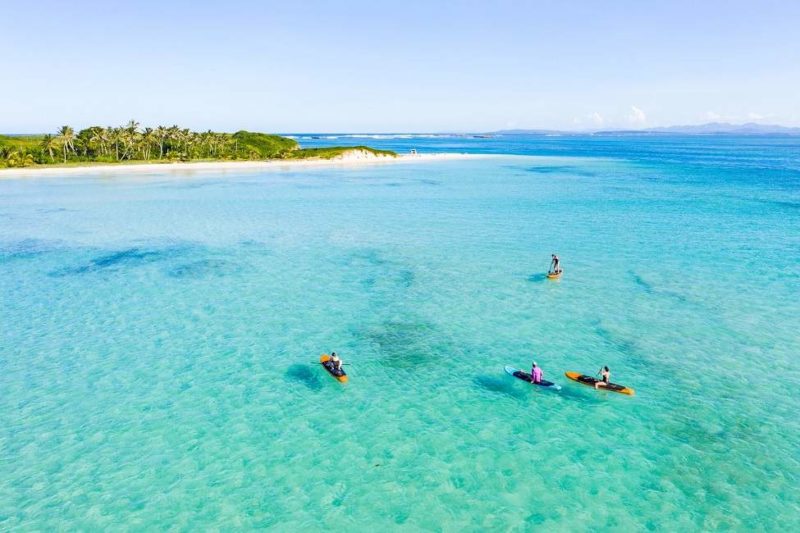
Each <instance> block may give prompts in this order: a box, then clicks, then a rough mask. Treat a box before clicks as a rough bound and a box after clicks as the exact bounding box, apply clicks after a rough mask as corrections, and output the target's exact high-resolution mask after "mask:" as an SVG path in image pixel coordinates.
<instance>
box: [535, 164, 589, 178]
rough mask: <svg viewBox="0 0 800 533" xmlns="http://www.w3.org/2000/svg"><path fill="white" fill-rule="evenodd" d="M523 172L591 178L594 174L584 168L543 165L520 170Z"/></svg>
mask: <svg viewBox="0 0 800 533" xmlns="http://www.w3.org/2000/svg"><path fill="white" fill-rule="evenodd" d="M522 170H524V171H525V172H532V173H534V174H569V175H572V176H584V177H591V176H595V175H596V174H595V173H594V172H592V171H590V170H586V169H585V168H581V167H576V166H572V165H543V166H540V167H527V168H524V169H522Z"/></svg>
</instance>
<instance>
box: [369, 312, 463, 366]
mask: <svg viewBox="0 0 800 533" xmlns="http://www.w3.org/2000/svg"><path fill="white" fill-rule="evenodd" d="M354 334H355V335H356V336H357V337H359V338H361V339H363V340H364V341H366V342H367V343H369V344H370V345H372V347H373V348H374V349H375V350H376V351H377V352H378V353H379V354H380V355H381V363H382V364H384V365H386V366H390V367H392V368H395V369H397V368H406V369H407V368H413V367H416V366H424V365H433V364H439V363H440V362H441V361H442V359H443V358H448V359H452V358H458V357H459V356H460V354H461V350H459V349H457V347H456V345H455V343H454V342H453V341H452V339H450V337H449V336H448V335H447V334H445V333H443V332H442V331H440V330H438V328H436V327H435V326H434V325H433V324H431V323H429V322H426V321H422V320H414V319H411V318H409V319H407V320H388V321H385V322H382V323H380V324H377V325H373V326H370V327H367V328H365V329H357V330H355V331H354Z"/></svg>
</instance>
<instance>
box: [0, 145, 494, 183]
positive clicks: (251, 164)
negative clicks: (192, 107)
mask: <svg viewBox="0 0 800 533" xmlns="http://www.w3.org/2000/svg"><path fill="white" fill-rule="evenodd" d="M483 157H489V156H486V155H478V154H462V153H431V154H403V155H398V156H397V157H392V156H382V155H375V154H373V153H371V152H367V151H365V150H351V151H348V152H346V153H344V154H343V155H342V156H339V157H334V158H332V159H272V160H267V161H205V162H184V163H167V162H164V163H131V164H107V165H103V164H94V165H91V164H89V165H85V166H69V167H58V166H40V167H27V168H3V169H0V178H20V177H45V176H75V175H81V176H85V175H90V174H91V175H108V174H128V175H130V174H153V173H159V174H160V173H165V172H187V171H191V172H194V171H221V170H237V171H240V170H266V169H281V168H296V167H317V166H319V167H324V166H353V165H363V164H387V163H389V164H391V163H415V162H421V161H441V160H453V159H475V158H483Z"/></svg>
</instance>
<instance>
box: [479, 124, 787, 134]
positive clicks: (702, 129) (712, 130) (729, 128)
mask: <svg viewBox="0 0 800 533" xmlns="http://www.w3.org/2000/svg"><path fill="white" fill-rule="evenodd" d="M494 133H495V134H497V135H649V134H671V135H800V128H791V127H787V126H778V125H769V124H756V123H754V122H749V123H747V124H729V123H727V122H710V123H708V124H698V125H689V126H664V127H659V128H647V129H641V130H594V131H582V132H577V131H561V130H545V129H515V130H500V131H496V132H494Z"/></svg>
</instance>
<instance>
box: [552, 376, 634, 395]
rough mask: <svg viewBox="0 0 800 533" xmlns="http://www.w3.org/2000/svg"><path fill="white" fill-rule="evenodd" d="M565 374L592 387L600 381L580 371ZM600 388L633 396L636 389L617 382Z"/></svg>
mask: <svg viewBox="0 0 800 533" xmlns="http://www.w3.org/2000/svg"><path fill="white" fill-rule="evenodd" d="M564 375H565V376H567V377H568V378H569V379H571V380H572V381H577V382H578V383H583V384H584V385H589V386H590V387H594V384H595V383H597V382H598V381H600V380H599V379H596V378H593V377H591V376H585V375H583V374H580V373H578V372H564ZM599 390H610V391H611V392H618V393H620V394H627V395H628V396H633V394H634V390H633V389H631V388H630V387H624V386H622V385H617V384H616V383H609V384H608V385H606V386H605V387H600V389H599Z"/></svg>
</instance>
